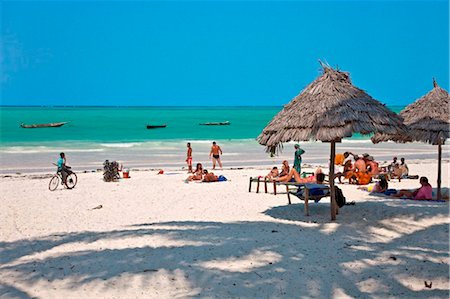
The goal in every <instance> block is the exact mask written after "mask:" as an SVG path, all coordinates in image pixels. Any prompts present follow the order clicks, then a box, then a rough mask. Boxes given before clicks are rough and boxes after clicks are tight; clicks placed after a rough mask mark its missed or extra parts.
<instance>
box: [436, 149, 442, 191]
mask: <svg viewBox="0 0 450 299" xmlns="http://www.w3.org/2000/svg"><path fill="white" fill-rule="evenodd" d="M441 143H442V142H441V140H439V144H438V177H437V199H438V200H441V198H442V194H441V173H442V168H441V167H442V166H441V164H442V162H441V161H442V145H441Z"/></svg>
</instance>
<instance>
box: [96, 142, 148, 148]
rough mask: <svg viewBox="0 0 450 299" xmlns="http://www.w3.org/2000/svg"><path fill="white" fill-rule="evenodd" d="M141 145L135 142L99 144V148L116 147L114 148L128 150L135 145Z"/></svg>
mask: <svg viewBox="0 0 450 299" xmlns="http://www.w3.org/2000/svg"><path fill="white" fill-rule="evenodd" d="M140 144H141V143H137V142H129V143H100V145H101V146H104V147H113V148H114V147H116V148H130V147H134V146H136V145H140Z"/></svg>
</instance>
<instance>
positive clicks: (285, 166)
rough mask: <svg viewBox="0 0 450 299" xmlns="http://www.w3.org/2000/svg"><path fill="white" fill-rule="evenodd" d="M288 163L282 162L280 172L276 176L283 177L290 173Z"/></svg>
mask: <svg viewBox="0 0 450 299" xmlns="http://www.w3.org/2000/svg"><path fill="white" fill-rule="evenodd" d="M290 169H291V168H290V167H289V162H288V161H287V160H284V161H283V163H282V165H281V172H280V174H279V175H278V176H280V177H283V176H286V175H288V174H289V172H290Z"/></svg>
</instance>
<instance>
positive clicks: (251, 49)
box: [0, 1, 449, 106]
mask: <svg viewBox="0 0 450 299" xmlns="http://www.w3.org/2000/svg"><path fill="white" fill-rule="evenodd" d="M0 5H1V27H2V28H1V46H2V47H1V63H2V68H1V74H0V75H1V77H0V79H1V104H3V105H164V106H165V105H219V106H221V105H282V104H286V103H287V102H289V101H290V100H291V99H292V98H293V97H294V96H295V95H297V94H298V93H299V92H300V91H301V90H302V89H303V88H304V87H305V86H306V85H307V84H308V83H310V82H311V81H312V80H314V79H315V78H316V77H317V76H318V75H319V73H320V67H319V64H318V59H322V60H324V61H327V62H328V63H329V64H330V65H332V66H336V65H337V66H339V67H340V68H341V69H343V70H346V71H349V72H350V73H351V76H352V80H353V82H354V83H355V84H356V85H357V86H358V87H360V88H362V89H364V90H366V91H367V92H368V93H369V94H370V95H372V96H373V97H374V98H376V99H378V100H380V101H382V102H384V103H387V104H390V105H404V104H408V103H410V102H412V101H413V100H414V99H416V98H418V97H419V96H422V95H423V94H424V93H426V92H427V91H428V90H430V89H431V88H432V77H436V79H437V81H438V83H439V84H440V85H441V86H442V87H444V88H446V89H448V85H449V28H448V26H449V7H448V1H413V2H407V1H367V2H361V1H347V2H344V1H329V2H322V1H289V2H275V1H266V2H259V1H244V2H239V1H229V2H220V1H210V2H188V1H170V2H153V1H139V2H137V1H136V2H119V1H73V2H68V1H48V2H41V1H35V2H30V1H29V2H26V1H3V2H0Z"/></svg>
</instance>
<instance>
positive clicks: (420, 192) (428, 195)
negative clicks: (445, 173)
mask: <svg viewBox="0 0 450 299" xmlns="http://www.w3.org/2000/svg"><path fill="white" fill-rule="evenodd" d="M420 185H421V187H420V188H419V189H416V190H414V191H411V190H407V189H401V190H400V191H398V192H397V194H393V195H392V196H395V197H405V198H412V199H432V198H433V188H432V187H431V185H430V184H429V183H428V178H427V177H424V176H423V177H421V178H420Z"/></svg>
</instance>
